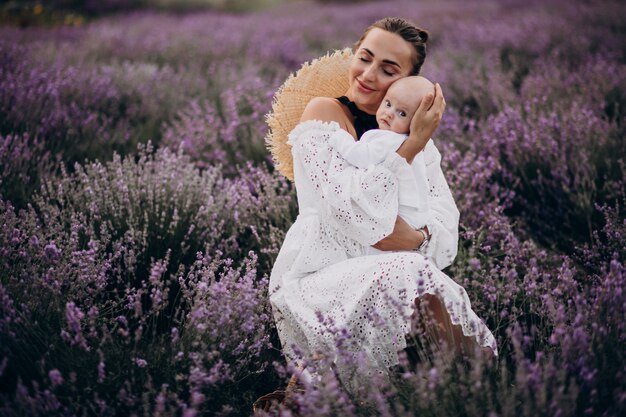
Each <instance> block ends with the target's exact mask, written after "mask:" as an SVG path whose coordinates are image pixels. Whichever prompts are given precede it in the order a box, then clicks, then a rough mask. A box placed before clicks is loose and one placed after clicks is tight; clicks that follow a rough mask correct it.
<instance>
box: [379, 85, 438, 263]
mask: <svg viewBox="0 0 626 417" xmlns="http://www.w3.org/2000/svg"><path fill="white" fill-rule="evenodd" d="M445 108H446V101H445V99H444V97H443V92H442V91H441V86H440V85H439V83H437V84H435V96H434V97H433V95H432V94H427V95H426V96H425V97H424V98H423V99H422V102H421V103H420V105H419V107H418V108H417V110H416V111H415V114H414V115H413V118H412V119H411V128H410V129H411V133H410V134H409V138H408V139H407V140H405V141H404V143H403V144H402V145H401V146H400V148H398V150H397V153H398V155H400V156H401V157H403V158H405V159H406V161H407V162H408V163H409V164H410V163H411V162H413V159H414V158H415V155H417V154H418V153H419V152H421V151H422V150H423V149H424V147H425V146H426V144H427V143H428V141H429V140H430V137H431V135H432V134H433V132H434V131H435V129H437V127H438V126H439V122H440V121H441V118H442V117H443V111H444V110H445ZM432 232H433V231H432V230H428V233H429V234H431V233H432ZM423 239H424V238H423V235H422V233H421V232H418V231H417V230H413V229H412V228H411V227H410V226H409V225H408V224H407V223H406V222H405V221H403V220H402V219H398V221H396V227H394V229H393V232H392V233H391V234H390V235H389V236H387V237H386V238H384V239H382V240H381V241H379V242H378V243H376V245H374V247H375V248H376V249H380V250H384V251H390V250H411V249H415V248H417V247H419V246H420V245H421V244H422V241H423Z"/></svg>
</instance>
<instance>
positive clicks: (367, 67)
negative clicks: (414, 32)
mask: <svg viewBox="0 0 626 417" xmlns="http://www.w3.org/2000/svg"><path fill="white" fill-rule="evenodd" d="M412 53H413V51H412V48H411V45H410V44H409V43H408V42H407V41H405V40H404V39H402V37H401V36H400V35H397V34H395V33H391V32H387V31H386V30H383V29H379V28H374V29H372V30H370V32H369V33H368V34H367V36H366V37H365V39H363V42H361V45H359V48H358V49H357V50H356V52H355V54H354V58H352V62H351V64H350V71H349V82H350V88H349V89H348V92H347V94H346V95H347V96H348V98H349V99H350V100H352V101H354V102H355V103H356V105H357V106H358V107H359V108H360V109H361V110H364V111H366V112H367V113H370V114H375V113H376V109H377V108H378V106H379V105H380V103H381V102H382V99H383V97H384V96H385V93H386V92H387V89H388V88H389V86H390V85H391V84H392V83H393V82H394V81H396V80H398V79H399V78H402V77H405V76H407V75H409V73H410V72H411V68H412V67H413V62H412V61H413V60H412Z"/></svg>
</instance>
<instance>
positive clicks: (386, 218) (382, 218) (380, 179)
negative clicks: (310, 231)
mask: <svg viewBox="0 0 626 417" xmlns="http://www.w3.org/2000/svg"><path fill="white" fill-rule="evenodd" d="M340 129H341V128H340V127H339V125H338V124H337V123H335V122H330V123H326V122H320V121H317V120H310V121H306V122H303V123H301V124H299V125H298V126H296V128H295V129H294V130H293V131H292V132H291V133H290V134H289V140H288V143H289V144H290V145H291V146H292V155H293V159H294V179H295V183H296V187H297V188H298V193H300V192H301V191H302V190H311V191H310V192H312V193H313V194H314V201H315V202H316V204H317V207H315V208H314V209H315V210H316V211H317V212H318V213H319V214H320V216H322V219H321V221H322V223H323V224H327V225H332V226H334V227H335V229H336V230H338V231H340V232H341V233H343V234H344V235H346V236H347V237H349V238H351V239H354V240H356V241H357V242H359V243H360V244H362V245H367V246H370V245H373V244H374V243H376V242H378V241H379V240H381V239H383V238H384V237H386V236H388V235H389V234H391V232H392V231H393V227H394V225H395V221H396V217H397V215H398V177H399V176H400V175H404V176H406V175H410V166H409V165H408V164H407V162H406V160H404V159H403V158H402V157H400V156H399V155H398V154H397V153H395V152H391V153H390V155H389V156H388V157H387V158H385V160H383V161H382V162H381V163H380V164H377V165H370V166H368V167H367V168H366V169H363V168H358V167H356V166H353V165H350V164H348V163H346V160H345V159H344V158H343V157H342V156H341V155H340V153H339V152H338V151H337V150H336V149H334V148H333V147H332V146H331V143H330V137H331V136H332V135H333V133H335V132H336V131H337V130H340ZM307 183H308V185H307ZM302 209H303V208H301V210H302Z"/></svg>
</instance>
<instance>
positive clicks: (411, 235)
mask: <svg viewBox="0 0 626 417" xmlns="http://www.w3.org/2000/svg"><path fill="white" fill-rule="evenodd" d="M426 232H427V233H428V231H426ZM423 241H424V235H423V234H422V233H421V232H418V231H417V230H415V229H413V228H412V227H411V226H410V225H409V224H408V223H407V222H405V221H404V220H403V219H402V218H401V217H400V216H398V217H397V218H396V223H395V225H394V226H393V232H391V234H390V235H389V236H387V237H386V238H384V239H382V240H380V241H379V242H378V243H376V244H375V245H372V246H373V247H375V248H376V249H378V250H383V251H391V250H411V249H415V248H419V247H420V245H421V244H422V242H423Z"/></svg>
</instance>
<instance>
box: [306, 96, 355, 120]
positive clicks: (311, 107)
mask: <svg viewBox="0 0 626 417" xmlns="http://www.w3.org/2000/svg"><path fill="white" fill-rule="evenodd" d="M307 120H321V121H323V122H337V123H339V125H340V126H342V127H343V126H345V125H346V122H348V118H347V117H346V114H345V113H344V111H343V108H342V107H341V104H340V103H339V102H338V101H337V100H335V99H334V98H331V97H314V98H313V99H311V101H309V103H308V104H307V105H306V107H305V108H304V112H303V113H302V117H300V121H301V122H304V121H307Z"/></svg>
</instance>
